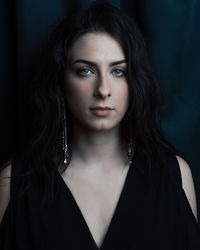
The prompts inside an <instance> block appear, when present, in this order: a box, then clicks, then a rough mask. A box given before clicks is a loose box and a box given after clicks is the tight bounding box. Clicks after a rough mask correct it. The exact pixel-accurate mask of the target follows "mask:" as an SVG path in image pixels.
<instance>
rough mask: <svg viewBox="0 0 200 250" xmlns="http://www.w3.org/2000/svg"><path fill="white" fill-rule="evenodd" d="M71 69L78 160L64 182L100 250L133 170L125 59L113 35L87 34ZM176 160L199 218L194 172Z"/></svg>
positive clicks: (4, 188) (5, 198) (5, 197)
mask: <svg viewBox="0 0 200 250" xmlns="http://www.w3.org/2000/svg"><path fill="white" fill-rule="evenodd" d="M80 60H81V61H80ZM83 60H84V61H83ZM68 64H69V67H68V69H67V71H66V79H65V80H66V99H67V104H68V107H69V109H70V111H71V113H72V115H73V120H72V135H73V136H72V138H73V140H72V152H73V155H72V159H71V162H70V164H69V167H68V168H67V170H66V171H65V172H64V173H63V174H62V177H63V179H64V181H65V182H66V184H67V185H68V187H69V188H70V190H71V192H72V193H73V196H74V198H75V200H76V202H77V204H78V206H79V208H80V209H81V212H82V214H83V216H84V218H85V220H86V222H87V225H88V227H89V229H90V232H91V234H92V236H93V238H94V240H95V242H96V244H97V246H98V247H100V246H101V244H102V242H103V239H104V236H105V234H106V232H107V229H108V226H109V223H110V221H111V218H112V216H113V213H114V210H115V207H116V204H117V201H118V199H119V196H120V193H121V190H122V188H123V185H124V182H125V179H126V176H127V172H128V169H129V166H128V165H127V162H128V159H127V156H126V152H125V150H124V149H123V148H122V146H121V143H120V140H119V128H120V121H121V120H122V118H123V116H124V114H125V112H126V110H127V107H128V98H129V97H128V84H127V81H126V77H125V71H126V61H125V55H124V53H123V50H122V48H121V46H120V44H119V43H118V42H117V41H116V40H115V39H114V38H113V37H111V36H110V35H109V34H106V33H88V34H86V35H84V36H82V37H81V38H79V39H78V40H77V41H76V42H75V44H74V45H73V47H72V48H71V50H70V53H69V58H68ZM77 100H78V101H77ZM96 106H101V107H105V106H109V107H111V108H112V111H111V112H110V113H109V115H108V116H104V117H102V116H101V117H99V116H96V115H95V114H94V113H93V112H92V111H91V109H90V108H91V107H96ZM177 159H178V162H179V166H180V170H181V176H182V183H183V189H184V191H185V194H186V196H187V199H188V201H189V204H190V206H191V208H192V211H193V213H194V215H195V217H196V219H197V208H196V197H195V190H194V184H193V179H192V174H191V171H190V167H189V166H188V164H187V163H186V162H185V161H184V160H183V159H182V158H180V157H177ZM10 171H11V164H7V166H6V167H5V168H4V170H2V172H1V176H2V177H5V176H10ZM0 182H1V183H0V204H1V205H0V220H1V219H2V217H3V215H4V212H5V210H6V207H7V205H8V202H9V193H10V190H9V184H10V183H9V179H0ZM83 194H84V195H83ZM91 207H92V213H91Z"/></svg>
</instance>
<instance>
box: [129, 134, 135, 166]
mask: <svg viewBox="0 0 200 250" xmlns="http://www.w3.org/2000/svg"><path fill="white" fill-rule="evenodd" d="M134 152H135V147H134V142H133V138H132V137H131V139H130V141H129V144H128V160H129V165H131V164H132V158H133V155H134Z"/></svg>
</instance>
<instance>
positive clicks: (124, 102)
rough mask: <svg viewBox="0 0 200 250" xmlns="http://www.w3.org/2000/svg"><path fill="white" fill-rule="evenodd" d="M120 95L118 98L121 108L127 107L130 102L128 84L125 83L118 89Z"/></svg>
mask: <svg viewBox="0 0 200 250" xmlns="http://www.w3.org/2000/svg"><path fill="white" fill-rule="evenodd" d="M117 92H118V95H116V96H117V100H118V102H119V104H120V106H121V109H126V108H127V107H128V104H129V89H128V84H127V83H125V84H123V85H122V86H121V88H120V89H119V90H118V91H117Z"/></svg>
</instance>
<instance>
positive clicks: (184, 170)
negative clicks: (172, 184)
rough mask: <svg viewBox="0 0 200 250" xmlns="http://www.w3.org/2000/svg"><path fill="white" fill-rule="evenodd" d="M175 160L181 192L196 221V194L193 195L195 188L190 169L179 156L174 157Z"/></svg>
mask: <svg viewBox="0 0 200 250" xmlns="http://www.w3.org/2000/svg"><path fill="white" fill-rule="evenodd" d="M176 158H177V160H178V163H179V167H180V172H181V178H182V187H183V190H184V192H185V194H186V197H187V199H188V201H189V204H190V206H191V208H192V211H193V214H194V216H195V217H196V220H197V205H196V194H195V188H194V182H193V178H192V172H191V169H190V167H189V165H188V164H187V162H186V161H185V160H184V159H183V158H181V157H180V156H176Z"/></svg>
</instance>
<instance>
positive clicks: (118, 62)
mask: <svg viewBox="0 0 200 250" xmlns="http://www.w3.org/2000/svg"><path fill="white" fill-rule="evenodd" d="M75 63H85V64H88V65H90V66H94V67H96V66H97V65H96V63H94V62H91V61H88V60H84V59H78V60H75V61H74V62H72V64H75ZM122 63H127V60H125V59H123V60H119V61H115V62H112V63H110V66H115V65H118V64H122Z"/></svg>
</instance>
